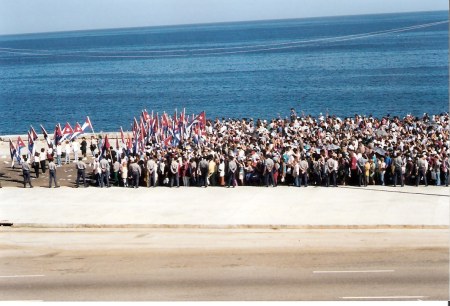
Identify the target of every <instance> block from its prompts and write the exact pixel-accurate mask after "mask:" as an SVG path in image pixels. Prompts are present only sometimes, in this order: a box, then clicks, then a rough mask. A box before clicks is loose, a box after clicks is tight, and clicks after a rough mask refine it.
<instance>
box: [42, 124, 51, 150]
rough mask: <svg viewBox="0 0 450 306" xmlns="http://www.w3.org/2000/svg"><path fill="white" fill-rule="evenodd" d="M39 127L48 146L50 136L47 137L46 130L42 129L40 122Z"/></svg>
mask: <svg viewBox="0 0 450 306" xmlns="http://www.w3.org/2000/svg"><path fill="white" fill-rule="evenodd" d="M41 129H42V134H44V139H45V141H46V142H47V146H50V145H51V143H52V142H51V141H50V137H48V133H47V131H46V130H45V129H44V127H43V126H42V124H41Z"/></svg>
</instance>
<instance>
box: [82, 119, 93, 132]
mask: <svg viewBox="0 0 450 306" xmlns="http://www.w3.org/2000/svg"><path fill="white" fill-rule="evenodd" d="M87 127H90V128H91V130H92V133H94V134H95V132H94V127H93V126H92V123H91V119H89V116H86V120H85V121H84V123H83V126H82V127H81V129H82V130H83V132H84V130H86V128H87Z"/></svg>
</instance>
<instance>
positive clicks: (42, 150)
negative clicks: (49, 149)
mask: <svg viewBox="0 0 450 306" xmlns="http://www.w3.org/2000/svg"><path fill="white" fill-rule="evenodd" d="M46 160H47V156H46V154H45V149H44V148H42V149H41V153H39V162H40V163H41V170H42V173H45V165H46V163H45V162H46Z"/></svg>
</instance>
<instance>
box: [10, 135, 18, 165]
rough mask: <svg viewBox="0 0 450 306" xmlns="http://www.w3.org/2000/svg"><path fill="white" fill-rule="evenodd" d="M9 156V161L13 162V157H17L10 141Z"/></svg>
mask: <svg viewBox="0 0 450 306" xmlns="http://www.w3.org/2000/svg"><path fill="white" fill-rule="evenodd" d="M9 154H10V155H11V160H14V157H16V155H17V149H16V147H15V146H14V144H13V142H12V141H11V139H10V140H9Z"/></svg>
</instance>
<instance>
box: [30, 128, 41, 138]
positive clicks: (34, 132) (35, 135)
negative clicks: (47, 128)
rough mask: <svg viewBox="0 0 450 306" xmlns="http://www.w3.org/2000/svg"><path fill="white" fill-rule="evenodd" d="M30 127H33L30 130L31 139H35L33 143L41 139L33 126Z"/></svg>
mask: <svg viewBox="0 0 450 306" xmlns="http://www.w3.org/2000/svg"><path fill="white" fill-rule="evenodd" d="M30 127H31V128H30V135H31V138H32V139H33V141H36V140H37V139H38V138H39V137H38V135H37V133H36V131H35V130H34V128H33V126H30Z"/></svg>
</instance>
